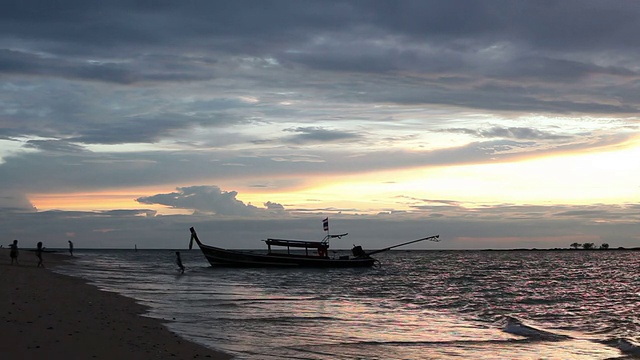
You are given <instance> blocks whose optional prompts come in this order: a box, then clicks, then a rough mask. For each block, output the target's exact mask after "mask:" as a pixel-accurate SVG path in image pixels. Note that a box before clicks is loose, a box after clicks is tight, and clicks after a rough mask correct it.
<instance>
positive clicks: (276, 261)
mask: <svg viewBox="0 0 640 360" xmlns="http://www.w3.org/2000/svg"><path fill="white" fill-rule="evenodd" d="M198 246H199V247H200V250H201V251H202V253H203V254H204V256H205V257H206V258H207V260H208V261H209V263H210V264H211V266H226V267H312V268H350V267H371V266H373V265H374V263H375V261H376V260H375V259H374V258H371V257H365V258H351V257H350V258H348V259H345V258H343V259H331V258H322V257H313V256H304V255H290V254H255V253H251V252H247V251H236V250H227V249H222V248H218V247H215V246H208V245H204V244H201V243H198Z"/></svg>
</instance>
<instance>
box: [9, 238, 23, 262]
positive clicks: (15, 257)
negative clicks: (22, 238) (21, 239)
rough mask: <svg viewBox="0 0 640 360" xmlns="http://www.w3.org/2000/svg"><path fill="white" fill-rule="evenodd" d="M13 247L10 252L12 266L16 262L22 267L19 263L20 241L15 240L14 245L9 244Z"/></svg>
mask: <svg viewBox="0 0 640 360" xmlns="http://www.w3.org/2000/svg"><path fill="white" fill-rule="evenodd" d="M9 246H10V247H11V251H10V252H9V256H10V257H11V265H13V262H14V261H15V263H16V265H20V263H18V240H13V243H11V244H9Z"/></svg>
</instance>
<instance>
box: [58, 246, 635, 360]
mask: <svg viewBox="0 0 640 360" xmlns="http://www.w3.org/2000/svg"><path fill="white" fill-rule="evenodd" d="M75 254H76V256H75V261H74V264H73V265H64V266H61V267H58V268H56V269H55V271H57V272H60V273H63V274H66V275H71V276H75V277H80V278H83V279H86V280H87V281H88V282H89V283H91V284H93V285H95V286H97V287H98V288H100V289H102V290H104V291H110V292H116V293H119V294H122V295H124V296H127V297H130V298H133V299H135V300H137V302H139V303H141V304H144V305H146V306H147V307H148V313H146V314H145V315H144V316H148V317H151V318H157V319H160V320H162V321H165V322H166V326H167V327H168V328H169V329H170V330H171V331H173V332H175V333H177V334H178V335H180V336H182V337H184V338H185V339H188V340H190V341H193V342H197V343H200V344H202V345H204V346H207V347H211V348H215V349H218V350H222V351H225V352H227V353H229V354H231V355H233V356H235V358H236V359H244V360H275V359H296V360H298V359H309V360H318V359H322V360H324V359H336V360H354V359H385V360H389V359H403V360H414V359H415V360H418V359H637V358H640V346H638V344H639V343H640V277H639V271H640V252H637V251H624V250H594V251H588V250H564V251H418V250H410V251H388V252H384V253H380V254H377V255H376V256H375V257H376V258H377V259H378V260H379V264H377V265H376V266H375V267H373V268H365V269H277V268H252V269H233V268H214V267H211V266H210V265H209V264H208V263H207V261H206V259H205V258H204V256H203V255H202V253H201V252H200V251H199V250H196V249H194V250H191V251H188V250H181V255H182V260H183V263H184V265H185V266H186V271H185V273H184V274H181V273H180V272H179V271H178V269H177V266H176V264H175V250H138V251H133V250H76V252H75ZM337 255H339V254H337Z"/></svg>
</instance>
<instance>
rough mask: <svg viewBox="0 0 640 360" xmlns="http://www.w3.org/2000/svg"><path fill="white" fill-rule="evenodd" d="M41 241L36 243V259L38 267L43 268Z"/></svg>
mask: <svg viewBox="0 0 640 360" xmlns="http://www.w3.org/2000/svg"><path fill="white" fill-rule="evenodd" d="M43 249H44V248H43V247H42V241H39V242H38V247H37V248H36V256H37V257H38V267H44V263H43V262H42V250H43Z"/></svg>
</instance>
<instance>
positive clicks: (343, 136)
mask: <svg viewBox="0 0 640 360" xmlns="http://www.w3.org/2000/svg"><path fill="white" fill-rule="evenodd" d="M285 131H286V132H292V133H295V134H296V135H293V136H291V137H288V138H286V139H285V141H287V142H290V143H294V144H305V143H325V142H340V141H345V140H355V139H358V138H359V137H360V136H359V135H358V134H354V133H351V132H347V131H338V130H330V129H323V128H320V127H298V128H294V129H285Z"/></svg>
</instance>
